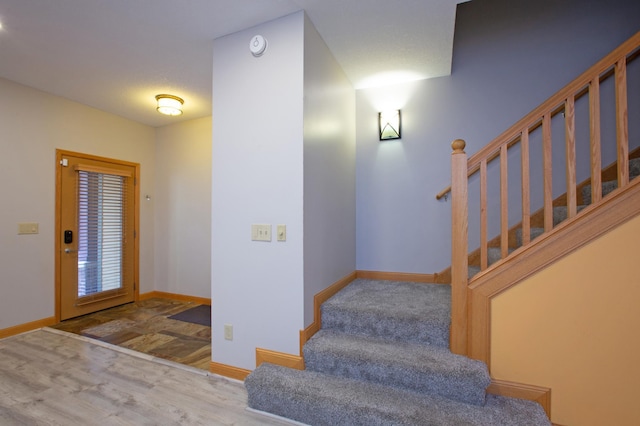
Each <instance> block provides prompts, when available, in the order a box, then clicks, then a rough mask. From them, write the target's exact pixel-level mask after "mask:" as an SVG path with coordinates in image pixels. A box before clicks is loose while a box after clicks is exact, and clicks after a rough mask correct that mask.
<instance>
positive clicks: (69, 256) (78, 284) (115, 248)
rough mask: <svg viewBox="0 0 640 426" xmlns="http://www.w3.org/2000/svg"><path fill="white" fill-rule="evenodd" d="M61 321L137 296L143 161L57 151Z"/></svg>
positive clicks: (58, 267)
mask: <svg viewBox="0 0 640 426" xmlns="http://www.w3.org/2000/svg"><path fill="white" fill-rule="evenodd" d="M56 157H57V165H56V167H58V171H59V173H58V179H57V185H58V187H57V188H56V189H57V190H56V193H57V196H58V204H57V205H58V206H59V209H58V212H57V224H58V226H57V227H56V228H57V233H58V236H57V238H56V243H57V244H56V245H57V247H56V249H57V251H58V253H57V256H56V258H57V271H58V274H59V277H58V280H57V284H58V288H59V291H58V295H59V304H58V307H59V313H60V319H61V320H65V319H69V318H73V317H77V316H79V315H85V314H89V313H92V312H96V311H99V310H102V309H106V308H110V307H113V306H117V305H121V304H123V303H128V302H133V301H134V300H135V277H136V275H137V259H136V252H137V249H136V242H135V238H136V230H135V228H136V226H135V225H136V223H135V220H136V217H137V214H136V209H137V199H136V194H137V191H136V190H135V185H136V180H137V173H138V170H139V165H137V164H134V163H127V162H121V161H117V160H110V159H105V158H101V157H95V156H88V155H84V154H78V153H71V152H66V151H60V150H59V151H58V152H57V155H56Z"/></svg>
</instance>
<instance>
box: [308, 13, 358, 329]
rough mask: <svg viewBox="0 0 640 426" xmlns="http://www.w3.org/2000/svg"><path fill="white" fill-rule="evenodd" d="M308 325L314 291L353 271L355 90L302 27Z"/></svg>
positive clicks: (323, 47) (310, 32)
mask: <svg viewBox="0 0 640 426" xmlns="http://www.w3.org/2000/svg"><path fill="white" fill-rule="evenodd" d="M304 40H305V41H304V100H305V101H304V325H305V327H306V326H308V325H309V324H311V323H312V322H313V296H314V295H315V294H317V293H319V292H320V291H322V290H324V289H325V288H326V287H328V286H329V285H331V284H333V283H334V282H336V281H337V280H339V279H340V278H342V277H344V276H345V275H348V274H349V273H351V272H353V271H354V270H355V263H356V262H355V256H356V245H355V234H356V229H355V228H356V223H355V210H356V209H355V91H354V89H353V87H352V86H351V83H350V82H349V80H348V79H347V77H346V76H345V74H344V72H343V71H342V69H341V68H340V66H339V65H338V63H337V62H336V61H335V59H334V58H333V56H332V54H331V52H330V51H329V49H328V48H327V46H326V44H325V43H324V41H323V40H322V38H321V37H320V35H319V34H318V32H317V31H316V29H315V27H314V26H313V24H312V23H311V21H309V19H308V18H307V19H305V26H304Z"/></svg>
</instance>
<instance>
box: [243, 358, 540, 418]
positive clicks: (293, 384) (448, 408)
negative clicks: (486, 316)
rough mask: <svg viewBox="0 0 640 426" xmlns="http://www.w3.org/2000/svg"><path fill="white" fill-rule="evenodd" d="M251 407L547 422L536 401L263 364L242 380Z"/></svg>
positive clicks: (284, 412) (292, 414)
mask: <svg viewBox="0 0 640 426" xmlns="http://www.w3.org/2000/svg"><path fill="white" fill-rule="evenodd" d="M245 387H246V389H247V392H248V404H249V407H251V408H253V409H255V410H260V411H265V412H269V413H272V414H275V415H278V416H282V417H287V418H289V419H292V420H296V421H299V422H302V423H306V424H310V425H314V426H322V425H345V424H349V425H367V426H371V425H392V424H393V425H426V424H430V425H451V426H454V425H478V426H494V425H495V426H498V425H500V426H503V425H519V426H529V425H531V426H534V425H535V426H540V425H550V423H549V420H548V419H547V416H546V414H545V412H544V410H543V409H542V407H540V405H538V404H537V403H534V402H532V401H524V400H520V399H514V398H505V397H499V396H494V395H488V396H487V401H486V404H485V405H484V406H477V405H472V404H465V403H461V402H457V401H453V400H450V399H446V398H443V397H441V396H437V395H423V394H418V393H415V392H411V391H406V390H401V389H397V388H393V387H389V386H383V385H379V384H376V383H370V382H364V381H360V380H355V379H348V378H341V377H336V376H331V375H327V374H322V373H317V372H314V371H307V370H293V369H290V368H286V367H281V366H277V365H272V364H268V363H263V364H261V365H260V366H259V367H257V368H256V369H255V370H254V371H253V372H252V373H251V374H250V375H249V376H248V377H247V378H246V380H245Z"/></svg>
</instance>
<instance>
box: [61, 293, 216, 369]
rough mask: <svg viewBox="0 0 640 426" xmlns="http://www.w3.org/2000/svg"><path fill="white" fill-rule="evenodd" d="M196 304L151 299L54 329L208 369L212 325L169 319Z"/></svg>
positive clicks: (106, 310)
mask: <svg viewBox="0 0 640 426" xmlns="http://www.w3.org/2000/svg"><path fill="white" fill-rule="evenodd" d="M195 306H197V304H195V303H192V302H183V301H179V300H173V299H163V298H152V299H148V300H144V301H140V302H135V303H128V304H126V305H121V306H117V307H115V308H111V309H105V310H103V311H99V312H96V313H93V314H89V315H84V316H81V317H78V318H73V319H70V320H67V321H63V322H61V323H60V324H57V325H54V326H53V328H55V329H58V330H63V331H67V332H70V333H74V334H78V335H80V336H86V337H90V338H93V339H97V340H100V341H103V342H107V343H111V344H114V345H118V346H121V347H123V348H127V349H133V350H135V351H138V352H142V353H145V354H149V355H152V356H155V357H159V358H163V359H167V360H170V361H175V362H179V363H181V364H185V365H190V366H192V367H196V368H200V369H203V370H209V362H210V361H211V327H207V326H203V325H199V324H192V323H188V322H183V321H177V320H174V319H170V318H168V317H169V316H171V315H174V314H177V313H179V312H182V311H185V310H187V309H190V308H193V307H195Z"/></svg>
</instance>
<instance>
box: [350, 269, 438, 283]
mask: <svg viewBox="0 0 640 426" xmlns="http://www.w3.org/2000/svg"><path fill="white" fill-rule="evenodd" d="M356 278H364V279H367V280H386V281H410V282H414V283H429V284H440V283H441V281H439V280H438V274H414V273H409V272H382V271H361V270H358V271H356Z"/></svg>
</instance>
